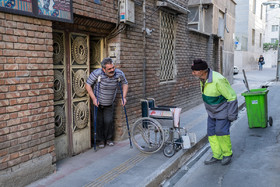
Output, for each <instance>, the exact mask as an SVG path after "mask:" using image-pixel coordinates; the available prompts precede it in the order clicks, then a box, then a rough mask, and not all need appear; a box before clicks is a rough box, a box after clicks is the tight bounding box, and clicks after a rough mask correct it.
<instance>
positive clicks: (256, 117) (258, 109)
mask: <svg viewBox="0 0 280 187" xmlns="http://www.w3.org/2000/svg"><path fill="white" fill-rule="evenodd" d="M267 93H268V90H267V89H266V88H260V89H251V90H250V92H248V91H247V92H244V93H242V94H241V95H242V96H244V97H245V102H246V108H247V116H248V123H249V128H255V127H261V128H266V127H267V123H269V125H270V126H272V123H273V120H272V117H271V116H270V117H269V118H268V114H267Z"/></svg>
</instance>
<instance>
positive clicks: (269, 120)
mask: <svg viewBox="0 0 280 187" xmlns="http://www.w3.org/2000/svg"><path fill="white" fill-rule="evenodd" d="M268 123H269V125H270V126H272V124H273V119H272V117H271V116H269V118H268Z"/></svg>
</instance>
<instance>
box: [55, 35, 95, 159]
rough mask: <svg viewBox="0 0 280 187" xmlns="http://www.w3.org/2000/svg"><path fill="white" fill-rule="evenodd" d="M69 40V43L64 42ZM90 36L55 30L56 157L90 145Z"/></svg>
mask: <svg viewBox="0 0 280 187" xmlns="http://www.w3.org/2000/svg"><path fill="white" fill-rule="evenodd" d="M66 44H68V45H66ZM88 46H89V36H87V35H82V34H75V33H70V34H68V33H64V32H55V33H54V34H53V49H54V57H53V58H54V96H55V97H54V101H55V102H54V105H55V136H56V138H55V146H56V156H57V160H60V159H62V158H65V157H67V156H68V155H75V154H78V153H80V152H82V151H84V150H86V149H88V148H90V126H89V119H90V117H89V116H90V115H89V99H88V96H87V92H86V89H85V82H86V80H87V77H88V75H89V47H88Z"/></svg>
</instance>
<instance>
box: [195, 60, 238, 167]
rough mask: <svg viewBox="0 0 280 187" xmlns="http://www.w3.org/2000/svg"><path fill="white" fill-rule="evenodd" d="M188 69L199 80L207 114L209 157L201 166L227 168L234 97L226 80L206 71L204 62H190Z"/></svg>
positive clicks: (236, 110) (235, 114) (234, 116)
mask: <svg viewBox="0 0 280 187" xmlns="http://www.w3.org/2000/svg"><path fill="white" fill-rule="evenodd" d="M191 69H192V75H194V76H195V77H196V78H197V79H199V80H200V85H201V92H202V99H203V101H204V105H205V108H206V111H207V113H208V120H207V135H208V140H209V143H210V146H211V149H212V152H213V156H212V158H211V159H210V160H205V161H204V164H206V165H209V164H213V163H217V162H219V161H221V164H222V165H227V164H229V163H230V162H231V158H232V149H231V140H230V124H231V122H232V121H234V120H236V119H237V115H238V103H237V97H236V93H235V91H234V90H233V89H232V87H231V86H230V84H229V82H228V80H227V79H226V78H225V77H224V76H222V75H221V74H220V73H218V72H215V71H212V70H211V69H210V68H208V65H207V63H206V62H205V61H203V60H201V59H197V60H194V61H193V65H192V66H191Z"/></svg>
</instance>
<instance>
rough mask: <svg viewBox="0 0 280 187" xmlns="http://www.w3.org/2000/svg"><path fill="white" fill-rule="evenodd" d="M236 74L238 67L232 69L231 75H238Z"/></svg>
mask: <svg viewBox="0 0 280 187" xmlns="http://www.w3.org/2000/svg"><path fill="white" fill-rule="evenodd" d="M238 72H239V69H238V67H237V66H234V67H233V75H236V74H238Z"/></svg>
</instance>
